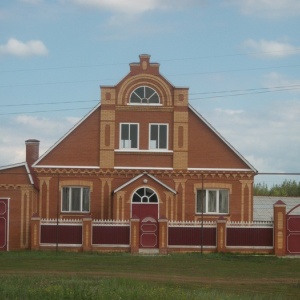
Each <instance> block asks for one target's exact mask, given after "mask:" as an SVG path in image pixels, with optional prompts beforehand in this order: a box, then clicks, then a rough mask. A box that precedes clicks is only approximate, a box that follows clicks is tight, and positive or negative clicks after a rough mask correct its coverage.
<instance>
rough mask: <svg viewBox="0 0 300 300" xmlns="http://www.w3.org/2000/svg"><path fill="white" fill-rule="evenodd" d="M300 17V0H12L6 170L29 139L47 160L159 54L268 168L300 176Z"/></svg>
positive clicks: (3, 126) (3, 108) (176, 79)
mask: <svg viewBox="0 0 300 300" xmlns="http://www.w3.org/2000/svg"><path fill="white" fill-rule="evenodd" d="M299 17H300V1H298V0H223V1H218V0H214V1H208V0H207V1H204V0H203V1H202V0H185V1H183V0H182V1H179V0H126V1H125V0H52V1H50V0H49V1H46V0H2V1H1V4H0V166H1V165H2V166H3V165H8V164H13V163H18V162H22V161H24V160H25V152H24V150H25V146H24V141H25V140H26V139H29V138H35V139H39V140H40V141H41V147H40V152H41V154H42V153H43V152H45V151H46V150H47V149H48V148H49V147H51V146H52V145H53V144H54V143H55V142H56V141H57V140H58V139H59V138H60V137H61V136H63V135H64V134H65V133H66V132H67V131H68V130H69V129H70V128H71V127H72V126H73V125H74V124H75V123H76V122H77V121H79V120H80V119H81V118H82V117H83V116H84V115H86V114H87V113H88V112H89V111H90V110H91V109H92V108H93V107H94V106H95V105H96V104H97V102H98V101H99V98H100V90H99V86H100V85H114V84H116V83H117V82H118V81H119V80H120V79H121V78H123V77H124V76H125V75H126V74H127V73H128V72H129V65H128V64H129V63H131V62H135V61H138V60H139V59H138V56H139V54H142V53H147V54H150V55H151V61H152V62H158V63H160V65H161V66H160V70H161V73H162V74H163V75H164V76H165V77H166V78H167V79H168V80H169V81H170V82H172V83H173V84H174V85H176V86H188V87H189V88H190V103H191V104H192V105H193V107H195V108H196V109H197V110H198V111H199V112H200V113H201V114H202V115H203V116H204V117H205V118H206V119H207V120H208V121H209V122H210V123H211V124H212V125H213V126H214V127H215V128H216V129H217V130H218V131H219V132H220V133H221V134H222V135H223V136H224V137H225V138H226V139H227V140H228V141H229V142H230V143H231V144H232V145H233V146H234V147H235V148H236V149H237V150H238V151H239V152H240V153H241V154H242V155H243V156H244V157H245V158H246V159H247V160H248V161H249V162H250V163H251V164H252V165H253V166H254V167H255V168H256V169H257V170H258V171H259V172H300V159H299V152H300V135H299V132H300V72H299V69H300V59H299V58H300V35H299V28H300V18H299ZM295 179H297V178H295ZM297 180H298V179H297Z"/></svg>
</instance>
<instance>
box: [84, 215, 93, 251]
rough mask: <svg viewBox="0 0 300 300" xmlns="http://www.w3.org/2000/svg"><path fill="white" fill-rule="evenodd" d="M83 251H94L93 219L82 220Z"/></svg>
mask: <svg viewBox="0 0 300 300" xmlns="http://www.w3.org/2000/svg"><path fill="white" fill-rule="evenodd" d="M82 250H83V251H91V250H92V218H91V217H86V218H83V219H82Z"/></svg>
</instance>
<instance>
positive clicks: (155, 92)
mask: <svg viewBox="0 0 300 300" xmlns="http://www.w3.org/2000/svg"><path fill="white" fill-rule="evenodd" d="M140 88H143V89H144V96H146V88H148V89H151V90H152V91H153V93H152V94H151V96H150V97H148V98H146V97H144V98H141V97H140V95H138V94H137V93H136V91H137V90H138V89H140ZM133 94H135V95H136V96H137V97H138V98H140V100H141V101H140V102H131V99H132V95H133ZM155 94H156V95H157V97H158V102H154V103H149V99H150V98H151V97H152V96H153V95H155ZM143 99H146V100H147V102H143ZM128 104H130V105H150V106H151V105H161V100H160V97H159V94H158V93H157V91H156V90H155V89H154V88H152V87H150V86H147V85H141V86H138V87H136V88H135V89H134V90H133V91H132V92H131V94H130V96H129V101H128Z"/></svg>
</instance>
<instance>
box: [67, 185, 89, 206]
mask: <svg viewBox="0 0 300 300" xmlns="http://www.w3.org/2000/svg"><path fill="white" fill-rule="evenodd" d="M61 207H62V209H61V210H62V211H63V212H89V211H90V189H89V188H88V187H77V186H72V187H71V186H69V187H63V189H62V206H61Z"/></svg>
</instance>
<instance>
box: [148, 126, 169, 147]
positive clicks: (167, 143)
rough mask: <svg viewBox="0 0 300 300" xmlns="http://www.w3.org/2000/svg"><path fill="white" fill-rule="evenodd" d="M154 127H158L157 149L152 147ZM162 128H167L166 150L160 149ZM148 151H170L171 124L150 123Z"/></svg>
mask: <svg viewBox="0 0 300 300" xmlns="http://www.w3.org/2000/svg"><path fill="white" fill-rule="evenodd" d="M152 126H158V137H157V140H158V147H157V148H152V147H151V141H152V140H151V135H152V134H151V132H152V130H151V127H152ZM160 126H166V141H165V143H166V147H165V148H161V147H160V145H159V144H160ZM148 149H149V150H150V151H168V150H169V124H168V123H149V141H148Z"/></svg>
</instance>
